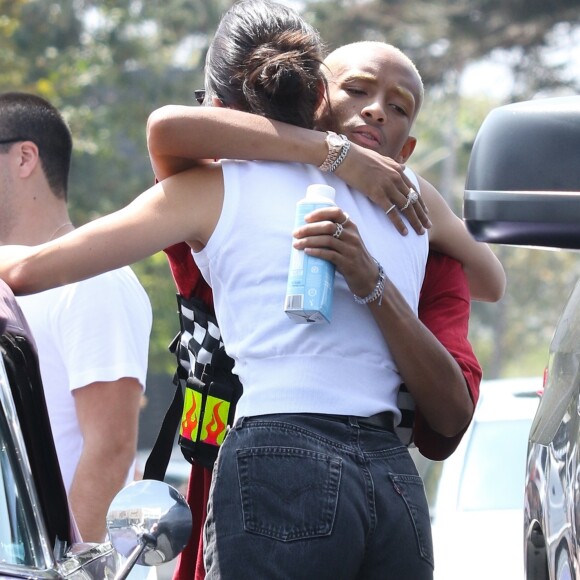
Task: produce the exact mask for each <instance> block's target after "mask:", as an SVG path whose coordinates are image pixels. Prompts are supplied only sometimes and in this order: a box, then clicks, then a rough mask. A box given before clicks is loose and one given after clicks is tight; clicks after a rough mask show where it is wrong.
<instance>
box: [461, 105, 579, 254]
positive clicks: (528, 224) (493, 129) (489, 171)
mask: <svg viewBox="0 0 580 580" xmlns="http://www.w3.org/2000/svg"><path fill="white" fill-rule="evenodd" d="M579 151H580V97H559V98H551V99H538V100H533V101H525V102H521V103H514V104H511V105H505V106H502V107H498V108H496V109H493V110H492V111H491V112H490V113H489V114H488V116H487V117H486V119H485V120H484V122H483V124H482V125H481V127H480V129H479V131H478V134H477V136H476V139H475V143H474V146H473V150H472V152H471V157H470V161H469V166H468V170H467V179H466V185H465V195H464V208H463V215H464V219H465V222H466V225H467V228H468V229H469V231H470V232H471V233H472V235H473V236H474V237H475V238H476V239H478V240H480V241H485V242H491V243H501V244H515V245H530V246H544V247H554V248H563V249H580V163H578V152H579Z"/></svg>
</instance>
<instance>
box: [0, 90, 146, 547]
mask: <svg viewBox="0 0 580 580" xmlns="http://www.w3.org/2000/svg"><path fill="white" fill-rule="evenodd" d="M71 154H72V137H71V134H70V130H69V128H68V126H67V125H66V123H65V121H64V119H63V118H62V116H61V115H60V113H59V112H58V111H57V109H56V108H55V107H53V106H52V105H51V104H50V103H49V102H47V101H46V100H45V99H42V98H41V97H38V96H36V95H32V94H28V93H15V92H12V93H3V94H1V95H0V199H1V203H2V212H1V213H0V243H1V244H14V243H18V244H24V245H34V244H39V243H41V242H46V241H49V240H55V239H57V238H59V237H60V236H62V235H64V234H66V233H67V232H70V231H72V230H73V229H74V226H73V224H72V223H71V220H70V217H69V213H68V208H67V185H68V172H69V166H70V162H71ZM18 302H19V304H20V306H21V308H22V310H23V312H24V315H25V316H26V319H27V321H28V323H29V325H30V327H31V329H32V332H33V336H34V339H35V341H36V344H37V347H38V355H39V362H40V371H41V377H42V382H43V385H44V390H45V396H46V402H47V408H48V413H49V417H50V422H51V427H52V431H53V435H54V440H55V446H56V451H57V455H58V459H59V463H60V467H61V472H62V476H63V481H64V485H65V488H66V490H67V493H68V495H69V499H70V502H71V507H72V510H73V514H74V516H75V520H76V522H77V525H78V527H79V530H80V532H81V535H82V537H83V540H84V541H90V542H98V541H102V540H103V539H104V538H105V535H106V512H107V509H108V507H109V504H110V502H111V500H112V499H113V497H114V496H115V494H116V493H117V492H118V491H119V490H120V489H121V488H122V487H123V486H124V485H125V484H126V483H128V482H129V481H132V480H133V478H134V464H135V454H136V445H137V432H138V420H139V409H140V404H141V399H142V396H143V392H144V389H145V379H146V374H147V361H148V352H149V336H150V332H151V324H152V312H151V305H150V303H149V299H148V297H147V294H146V293H145V290H144V289H143V287H142V286H141V284H140V283H139V281H138V280H137V277H136V276H135V274H134V273H133V271H132V270H131V269H130V268H128V267H126V268H122V269H119V270H114V271H112V272H108V273H105V274H102V275H100V276H97V277H95V278H91V279H88V280H85V281H83V282H79V283H74V284H69V285H66V286H62V287H60V288H56V289H52V290H47V291H46V292H42V293H40V294H35V295H31V296H21V297H18Z"/></svg>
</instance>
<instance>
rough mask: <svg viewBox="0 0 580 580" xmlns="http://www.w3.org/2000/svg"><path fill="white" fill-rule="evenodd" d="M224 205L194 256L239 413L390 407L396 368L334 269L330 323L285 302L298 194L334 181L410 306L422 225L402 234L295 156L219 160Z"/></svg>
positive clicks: (420, 260)
mask: <svg viewBox="0 0 580 580" xmlns="http://www.w3.org/2000/svg"><path fill="white" fill-rule="evenodd" d="M222 166H223V172H224V183H225V194H224V203H223V208H222V213H221V216H220V219H219V221H218V224H217V226H216V228H215V230H214V232H213V234H212V236H211V238H210V240H209V241H208V244H207V246H206V247H205V248H204V249H203V250H202V251H201V252H197V253H194V258H195V260H196V262H197V264H198V265H199V267H200V270H201V272H202V274H203V276H204V277H205V279H206V281H207V282H208V283H209V284H210V286H211V287H212V289H213V294H214V304H215V309H216V316H217V319H218V322H219V325H220V328H221V330H222V334H223V338H224V343H225V345H226V349H227V352H228V354H229V355H230V356H231V357H232V358H233V359H234V361H235V368H234V371H235V372H236V373H237V374H238V375H239V377H240V380H241V382H242V384H243V386H244V393H243V395H242V398H241V399H240V401H239V403H238V406H237V411H236V414H237V416H238V417H240V416H251V415H263V414H270V413H330V414H340V415H358V416H370V415H373V414H374V413H378V412H381V411H387V410H390V411H393V412H394V413H395V414H396V415H397V416H400V413H399V410H398V408H397V405H396V396H397V391H398V388H399V385H400V382H401V378H400V376H399V374H398V372H397V369H396V366H395V364H394V362H393V360H392V357H391V354H390V352H389V349H388V346H387V344H386V342H385V340H384V338H383V336H382V334H381V332H380V330H379V327H378V325H377V323H376V322H375V320H374V318H373V316H372V315H371V313H370V310H369V308H368V307H367V306H364V305H359V304H356V303H355V301H354V299H353V296H352V293H351V292H350V290H349V289H348V286H347V284H346V282H345V280H344V278H343V276H342V275H341V274H340V273H339V272H337V273H336V278H335V288H334V302H333V312H332V320H331V322H330V323H317V324H297V323H295V322H293V321H291V320H290V319H289V318H288V316H287V315H286V314H285V312H284V298H285V294H286V283H287V276H288V266H289V263H290V250H291V244H292V240H293V238H292V230H293V227H294V215H295V207H296V202H297V201H298V200H300V199H301V198H302V197H304V194H305V192H306V188H307V186H308V185H310V184H312V183H326V184H328V185H331V186H332V187H334V188H335V190H336V200H335V201H336V204H337V205H338V206H339V207H341V208H342V209H343V210H344V211H346V212H347V213H348V214H349V216H350V219H351V220H352V221H353V222H354V223H355V224H356V225H357V227H358V229H359V231H360V234H361V237H362V238H363V241H364V243H365V245H366V247H367V249H368V251H369V252H370V254H371V255H372V256H373V257H374V258H375V259H376V260H378V261H379V262H380V263H381V264H382V266H383V268H384V270H385V272H386V274H387V276H388V277H389V279H390V280H391V281H392V282H393V283H394V284H395V285H396V286H397V288H398V289H399V291H400V292H401V293H402V295H403V296H404V297H405V299H406V301H407V302H408V303H409V305H410V307H411V308H412V309H413V310H414V312H415V313H416V312H417V304H418V300H419V292H420V289H421V284H422V282H423V275H424V272H425V264H426V260H427V252H428V237H427V234H425V235H422V236H419V235H417V234H416V233H415V232H414V231H413V230H412V228H411V227H409V234H408V235H407V236H402V235H400V234H399V233H398V232H397V230H396V229H395V227H394V226H393V224H392V223H391V221H390V220H389V218H388V217H387V216H385V213H384V211H383V210H381V209H380V208H379V207H378V206H376V205H374V204H373V203H371V202H370V200H369V199H367V198H366V197H365V196H363V195H362V194H361V193H360V192H358V191H354V190H351V189H349V188H348V187H347V186H346V185H345V184H344V182H343V181H341V180H340V179H339V178H337V177H336V176H334V175H329V174H324V173H322V172H320V171H319V170H318V169H316V168H314V167H313V166H308V165H302V164H297V163H274V162H240V161H224V162H223V163H222Z"/></svg>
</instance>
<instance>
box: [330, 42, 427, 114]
mask: <svg viewBox="0 0 580 580" xmlns="http://www.w3.org/2000/svg"><path fill="white" fill-rule="evenodd" d="M368 58H375V59H376V58H380V59H381V60H382V62H383V66H384V67H389V66H393V65H396V66H398V67H403V68H406V69H408V70H409V71H410V72H411V73H412V76H413V77H414V79H415V90H414V91H413V92H414V94H415V99H416V110H415V116H416V115H417V114H418V113H419V109H420V108H421V104H422V103H423V97H424V87H423V80H422V78H421V75H420V73H419V71H418V70H417V67H416V66H415V63H414V62H413V61H412V60H411V59H410V58H409V57H408V56H407V55H406V54H405V53H404V52H403V51H402V50H400V49H399V48H397V47H396V46H393V45H392V44H388V43H386V42H380V41H373V40H364V41H361V42H353V43H351V44H345V45H344V46H341V47H339V48H337V49H336V50H333V51H332V52H331V53H330V54H329V55H328V56H327V57H326V58H325V59H324V66H323V67H322V70H323V72H324V74H325V75H326V77H327V79H328V81H329V82H331V81H332V80H333V79H334V78H335V77H337V76H339V75H341V74H344V73H345V72H346V71H348V70H350V69H354V68H356V67H357V66H358V65H359V63H361V62H364V61H365V59H368Z"/></svg>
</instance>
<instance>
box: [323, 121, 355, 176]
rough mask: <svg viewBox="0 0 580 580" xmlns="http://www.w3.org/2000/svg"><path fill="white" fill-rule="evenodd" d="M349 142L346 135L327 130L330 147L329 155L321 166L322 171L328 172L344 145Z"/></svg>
mask: <svg viewBox="0 0 580 580" xmlns="http://www.w3.org/2000/svg"><path fill="white" fill-rule="evenodd" d="M346 143H348V139H347V138H346V136H345V135H338V134H337V133H335V132H334V131H327V132H326V145H327V147H328V155H327V156H326V159H325V160H324V163H323V164H322V165H321V166H320V167H319V169H320V170H321V171H324V172H325V173H328V172H329V171H330V168H331V167H332V165H333V164H334V162H335V161H336V160H337V159H338V157H339V156H340V153H341V152H342V149H343V147H344V146H345V144H346Z"/></svg>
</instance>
